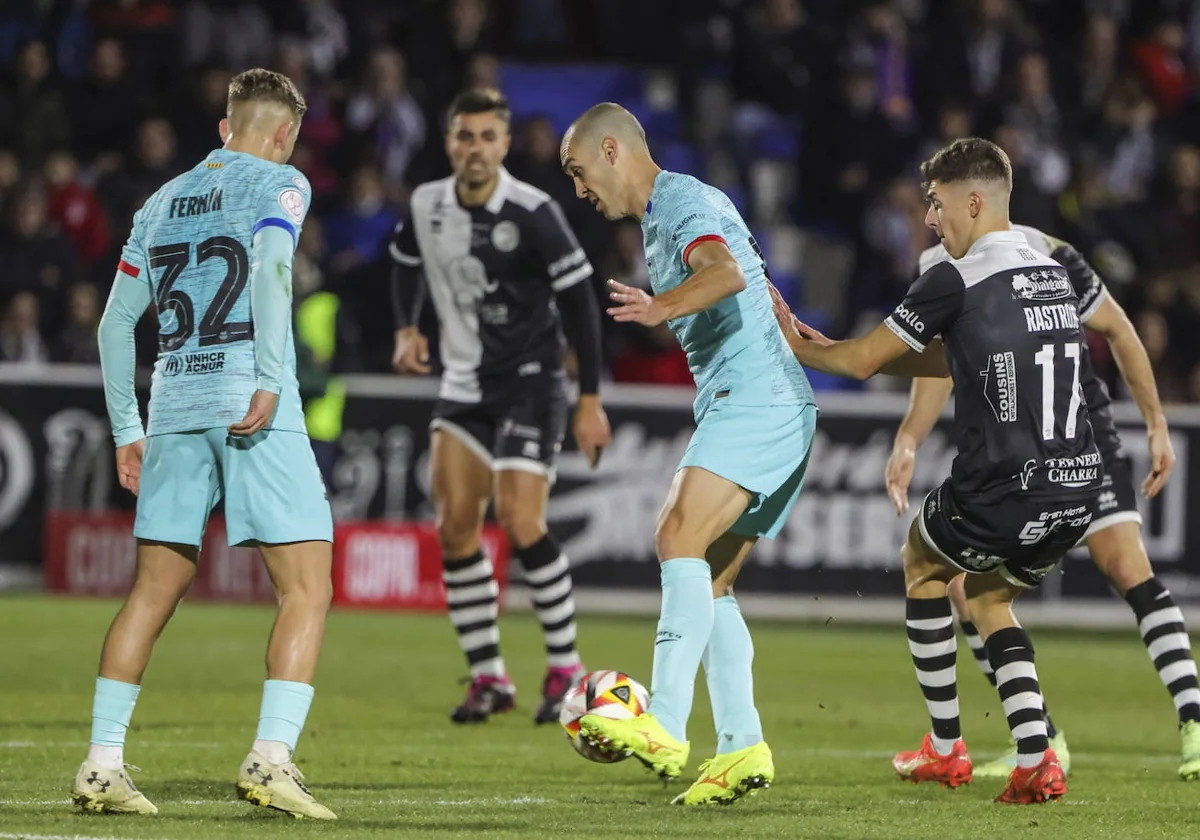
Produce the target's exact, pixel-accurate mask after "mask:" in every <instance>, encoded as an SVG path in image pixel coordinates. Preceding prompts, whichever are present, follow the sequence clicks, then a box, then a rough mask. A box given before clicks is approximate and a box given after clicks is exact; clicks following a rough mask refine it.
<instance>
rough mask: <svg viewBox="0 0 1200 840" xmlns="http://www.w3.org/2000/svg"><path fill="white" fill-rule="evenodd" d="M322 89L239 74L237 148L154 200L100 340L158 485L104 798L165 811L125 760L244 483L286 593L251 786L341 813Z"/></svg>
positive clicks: (256, 533) (132, 603) (113, 397)
mask: <svg viewBox="0 0 1200 840" xmlns="http://www.w3.org/2000/svg"><path fill="white" fill-rule="evenodd" d="M305 108H306V106H305V103H304V99H303V97H302V96H301V95H300V93H299V92H298V91H297V90H296V87H295V85H294V84H292V82H291V80H290V79H288V78H287V77H286V76H282V75H280V74H278V73H272V72H269V71H267V70H248V71H246V72H245V73H242V74H241V75H239V76H237V77H236V78H235V79H234V80H233V82H232V83H231V84H230V86H229V104H228V112H227V113H228V116H227V118H226V119H223V120H221V123H220V133H221V138H222V140H224V142H225V147H224V148H223V149H217V150H216V151H214V152H212V153H211V154H210V155H209V156H208V157H207V158H205V159H204V160H203V161H202V162H201V163H199V164H198V165H197V166H196V167H195V168H193V169H192V170H190V171H188V172H185V173H184V174H182V175H180V176H179V177H178V178H175V179H174V180H172V181H170V182H168V183H167V184H166V185H164V186H163V187H162V188H161V189H159V190H158V192H156V193H155V194H154V195H153V196H151V197H150V198H149V199H148V200H147V201H146V204H145V205H144V206H143V207H142V209H141V210H139V211H138V213H137V215H136V216H134V220H133V231H132V233H131V234H130V236H129V241H128V242H127V243H126V245H125V249H124V251H123V252H122V254H121V262H120V264H119V266H118V270H117V274H116V279H115V282H114V284H113V289H112V293H111V295H110V296H109V299H108V306H107V308H106V309H105V312H104V318H103V319H102V320H101V322H100V359H101V364H102V365H103V371H104V391H105V399H106V401H107V404H108V414H109V419H110V420H111V422H112V427H113V436H114V438H115V439H116V445H117V474H118V478H119V480H120V482H121V486H123V487H125V488H127V489H128V490H130V491H132V492H133V493H135V494H136V495H137V497H138V504H137V518H136V521H135V524H134V528H133V533H134V536H136V537H137V539H138V555H137V577H136V579H135V581H134V584H133V590H132V591H131V592H130V594H129V598H128V599H127V600H126V602H125V605H124V606H123V607H122V608H121V611H120V612H119V613H118V614H117V617H116V619H114V621H113V623H112V626H111V627H110V628H109V631H108V636H107V638H106V639H105V641H104V649H103V652H102V654H101V658H100V676H99V678H98V679H97V680H96V694H95V700H94V703H93V710H92V738H91V748H90V750H89V752H88V757H87V760H86V761H84V762H83V765H82V766H81V767H80V768H79V773H78V774H77V775H76V777H75V789H74V800H75V802H76V804H78V805H80V806H81V807H82V808H84V809H85V810H90V811H98V812H115V813H140V814H154V813H157V812H158V809H157V808H156V807H155V806H154V805H153V804H151V803H150V801H149V800H147V799H146V797H145V796H143V795H142V794H141V793H140V792H139V791H138V790H137V788H136V787H134V785H133V782H132V781H131V780H130V779H129V776H128V774H127V773H126V771H125V765H124V744H125V733H126V730H127V728H128V726H129V721H130V718H131V717H132V715H133V708H134V704H135V703H136V701H137V696H138V692H139V691H140V688H141V687H140V683H141V680H142V674H143V672H144V671H145V669H146V666H147V664H148V663H149V661H150V654H151V651H152V649H153V647H154V642H155V640H156V639H157V638H158V635H159V633H160V632H162V629H163V627H164V626H165V625H166V623H167V621H168V619H170V617H171V615H172V613H173V612H174V611H175V607H176V605H177V604H178V603H179V600H180V599H181V598H182V597H183V595H184V593H185V592H187V589H188V585H189V584H190V583H191V582H192V579H193V577H195V574H196V562H197V560H198V557H197V555H198V547H199V545H200V540H201V536H202V535H203V533H204V527H205V525H206V523H207V521H208V515H209V512H210V511H211V510H212V508H213V506H214V505H215V504H216V503H217V501H218V500H219V499H220V498H221V497H222V496H224V498H225V517H226V524H227V527H228V534H229V542H230V544H231V545H257V546H258V547H259V548H260V549H261V550H262V555H263V559H264V560H265V561H266V564H267V569H268V571H269V572H270V575H271V580H272V582H273V583H274V585H275V588H276V592H277V594H278V598H279V614H278V616H277V618H276V621H275V627H274V629H273V630H272V633H271V639H270V642H269V644H268V646H267V677H268V679H267V681H266V683H265V684H264V686H263V697H262V707H261V713H260V716H259V722H258V734H257V738H256V740H255V742H254V746H253V748H252V749H251V751H250V754H249V755H248V756H247V757H246V760H245V762H243V764H242V768H241V772H240V773H239V777H238V783H237V788H238V791H239V793H240V795H241V796H242V797H243V798H245V799H247V800H249V801H251V802H253V803H255V804H257V805H264V806H269V807H272V808H277V809H279V810H282V811H286V812H288V813H290V814H292V815H293V816H303V817H310V818H314V819H335V818H336V817H335V816H334V814H333V812H332V811H330V810H329V809H328V808H326V807H325V806H324V805H321V804H320V803H319V802H317V801H316V800H315V799H314V798H313V796H312V794H310V793H309V791H308V788H306V787H305V785H304V783H303V780H302V779H303V777H302V776H301V775H300V771H299V770H297V769H296V766H295V764H293V763H292V751H293V750H294V749H295V746H296V739H297V738H298V737H299V735H300V732H301V730H302V729H303V728H304V721H305V718H306V717H307V715H308V709H309V705H310V704H311V703H312V697H313V688H312V681H313V675H314V673H315V671H316V667H317V657H318V655H319V653H320V649H321V637H322V636H323V635H324V631H325V614H326V612H327V611H328V608H329V601H330V597H331V594H332V586H331V582H330V566H331V563H332V541H333V519H332V516H331V513H330V509H329V502H328V501H327V499H326V497H325V490H324V486H323V484H322V481H321V477H320V473H319V472H318V470H317V464H316V460H315V458H314V457H313V453H312V448H311V445H310V443H309V440H308V436H307V434H306V433H305V428H304V415H303V413H302V412H301V410H300V395H299V391H298V388H297V383H296V357H295V348H294V345H293V343H292V333H291V322H292V306H291V297H292V255H293V252H294V251H295V245H296V240H297V238H298V236H299V233H300V226H301V224H302V223H303V221H304V216H305V213H306V212H307V211H308V204H309V199H310V195H311V192H310V189H309V186H308V181H307V180H305V178H304V176H303V175H301V174H300V172H299V171H298V170H296V169H294V168H292V167H290V166H286V165H285V163H286V161H287V160H288V158H290V157H291V154H292V149H293V148H294V147H295V144H296V134H297V132H298V131H299V129H300V121H301V118H302V117H303V116H304V111H305ZM151 303H154V305H155V308H156V311H157V314H158V323H159V338H158V340H159V354H158V361H157V362H156V364H155V366H154V377H153V380H152V384H151V390H150V421H149V429H148V430H147V431H145V432H144V431H143V429H142V419H141V416H140V413H139V410H138V403H137V398H136V396H135V394H134V339H133V331H134V325H135V324H136V323H137V321H138V320H139V319H140V318H141V316H142V313H144V312H145V311H146V308H147V307H148V306H150V304H151Z"/></svg>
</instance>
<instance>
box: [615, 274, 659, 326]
mask: <svg viewBox="0 0 1200 840" xmlns="http://www.w3.org/2000/svg"><path fill="white" fill-rule="evenodd" d="M608 285H609V287H610V288H611V291H610V292H609V293H608V296H609V297H610V298H612V299H613V300H614V301H616V302H617V303H619V304H620V306H612V307H609V309H608V314H609V315H611V316H613V320H614V321H620V322H622V323H624V322H626V321H632V322H633V323H635V324H642V325H644V326H647V327H657V326H658V325H659V324H661V323H662V322H663V321H665V320H667V317H666V315H665V314H664V313H663V311H662V307H661V306H659V305H658V301H656V300H655V299H654V298H653V297H652V296H650V295H648V294H646V293H645V292H644V291H642V290H641V289H637V288H634V287H633V286H626V285H625V284H624V283H618V282H617V281H616V280H609V281H608Z"/></svg>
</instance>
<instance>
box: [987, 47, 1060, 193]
mask: <svg viewBox="0 0 1200 840" xmlns="http://www.w3.org/2000/svg"><path fill="white" fill-rule="evenodd" d="M1016 89H1017V90H1016V98H1015V99H1014V100H1013V102H1012V103H1011V104H1010V105H1009V106H1008V107H1007V108H1006V109H1005V111H1004V118H1005V124H1006V125H1007V126H1009V127H1010V128H1012V129H1013V130H1014V131H1015V132H1016V133H1017V135H1018V142H1019V144H1020V148H1021V153H1022V155H1023V156H1024V160H1025V165H1026V167H1027V169H1028V174H1029V178H1030V184H1031V185H1032V186H1033V187H1034V189H1036V190H1038V191H1039V192H1040V193H1042V194H1044V195H1046V196H1057V195H1058V194H1059V193H1061V192H1062V191H1063V188H1064V187H1065V186H1066V185H1067V181H1069V180H1070V178H1071V162H1070V159H1069V158H1068V157H1067V151H1066V141H1067V137H1066V134H1065V132H1066V128H1067V127H1066V125H1065V124H1064V122H1063V119H1062V113H1061V111H1060V110H1059V107H1058V103H1057V102H1056V101H1055V99H1054V94H1053V92H1052V91H1051V89H1050V64H1049V62H1047V61H1046V57H1045V56H1044V55H1042V54H1041V53H1038V52H1028V53H1025V54H1024V55H1023V56H1021V58H1020V59H1019V60H1018V62H1017V66H1016Z"/></svg>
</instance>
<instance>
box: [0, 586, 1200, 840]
mask: <svg viewBox="0 0 1200 840" xmlns="http://www.w3.org/2000/svg"><path fill="white" fill-rule="evenodd" d="M116 608H117V604H116V602H113V601H85V600H72V599H54V598H47V597H40V596H20V597H7V598H3V599H0V642H2V644H3V648H2V650H3V652H2V653H0V838H16V837H26V836H34V837H49V836H55V837H80V838H118V837H119V838H126V837H129V838H170V839H171V840H174V838H242V837H255V838H258V837H274V836H285V835H286V836H289V837H298V836H312V837H322V838H332V837H346V838H374V837H410V836H412V837H415V836H431V837H439V836H440V837H536V838H549V837H568V836H611V837H621V838H632V837H664V838H688V837H727V836H728V837H770V838H778V837H811V838H865V837H871V838H909V837H911V838H920V839H921V840H942V839H943V838H993V837H994V838H1008V837H1012V836H1017V837H1045V838H1051V837H1052V838H1055V840H1059V838H1075V837H1078V838H1101V837H1112V838H1140V837H1169V838H1180V837H1189V836H1190V837H1195V836H1197V835H1198V833H1200V784H1195V783H1193V784H1187V783H1184V782H1181V781H1180V780H1179V779H1178V777H1177V775H1176V765H1177V762H1178V748H1179V745H1178V735H1177V733H1176V729H1175V724H1174V714H1173V712H1172V709H1171V705H1170V700H1169V698H1168V697H1167V694H1166V692H1165V691H1164V689H1163V687H1162V686H1161V685H1160V684H1159V682H1158V678H1157V676H1156V675H1155V673H1154V671H1153V668H1152V667H1151V665H1150V662H1149V659H1148V658H1147V656H1146V652H1145V650H1144V649H1143V647H1142V644H1141V642H1140V641H1139V640H1138V638H1137V636H1136V633H1135V631H1134V629H1133V626H1132V621H1131V622H1130V627H1129V629H1128V630H1127V631H1125V632H1122V633H1112V634H1088V635H1083V634H1061V633H1060V634H1052V633H1049V632H1044V633H1035V637H1034V639H1035V642H1037V643H1038V666H1039V669H1040V672H1041V676H1042V683H1043V687H1044V689H1045V691H1046V694H1047V697H1048V698H1049V703H1050V708H1051V709H1052V711H1053V712H1054V715H1055V719H1056V722H1058V724H1059V725H1060V726H1062V727H1063V729H1064V730H1065V731H1066V733H1067V736H1068V740H1069V742H1070V744H1071V746H1072V753H1073V757H1074V764H1075V767H1074V772H1073V774H1072V776H1071V777H1070V790H1069V792H1068V794H1067V796H1066V797H1065V799H1064V800H1063V801H1062V802H1061V803H1058V804H1055V805H1046V806H1028V807H1016V806H1000V805H995V804H993V803H992V802H991V798H992V797H993V796H994V795H996V794H997V793H999V791H1000V789H1001V787H1002V783H1001V782H1000V781H996V780H981V781H976V782H975V783H974V784H972V785H970V786H968V787H966V788H964V789H961V790H958V791H946V790H942V789H940V788H937V787H928V786H924V785H922V786H913V785H909V784H906V783H903V782H900V781H899V780H897V779H896V778H895V776H894V775H893V773H892V771H891V765H890V762H889V759H890V756H891V755H892V753H893V752H894V751H896V750H897V749H905V748H912V747H915V746H916V745H917V743H918V742H919V740H920V737H921V735H922V733H923V732H924V731H925V729H926V727H927V726H928V720H927V718H926V715H925V708H924V704H923V703H922V701H921V696H920V692H919V690H918V687H917V684H916V681H915V678H914V676H913V672H912V665H911V663H910V660H909V657H908V651H907V647H906V644H905V639H904V631H903V628H902V627H889V628H854V627H841V626H839V625H838V624H837V623H828V624H806V625H784V624H770V623H756V622H751V629H752V631H753V632H754V635H755V642H756V645H757V651H758V652H757V659H756V662H755V674H756V680H757V695H758V703H759V709H760V711H761V714H762V718H763V724H764V727H765V729H766V733H767V737H768V741H769V743H770V744H771V747H772V749H773V750H774V753H775V759H776V763H777V768H778V779H777V781H776V784H775V786H774V787H773V788H772V789H770V790H768V791H765V792H763V793H760V794H759V795H758V796H756V797H754V798H751V799H747V800H745V801H743V802H740V803H738V804H737V805H735V806H733V807H730V808H710V809H703V810H685V809H683V808H678V807H671V806H669V805H668V802H669V799H670V797H671V796H672V794H673V793H674V792H676V791H678V790H679V789H681V788H673V789H672V790H666V789H664V788H663V787H662V786H661V785H660V784H659V783H658V782H656V781H655V780H654V779H653V778H651V777H650V775H649V773H648V772H647V771H645V770H643V769H642V768H641V766H640V765H638V764H636V763H635V762H632V761H627V762H624V763H622V764H618V765H614V766H603V765H596V764H591V763H589V762H587V761H585V760H583V759H582V758H580V757H579V756H577V755H576V754H575V753H574V752H573V751H572V750H571V748H570V746H569V745H568V744H567V742H566V740H565V738H564V737H563V735H562V732H561V730H559V729H558V728H557V727H550V726H547V727H541V728H535V727H534V725H533V723H532V720H531V716H532V710H533V708H534V705H535V703H536V699H537V692H538V689H539V687H540V680H541V674H542V666H543V659H542V653H541V648H540V633H539V631H538V628H537V626H536V623H535V621H534V619H533V617H532V616H531V615H523V614H522V615H510V616H506V617H505V618H504V619H503V620H502V628H503V650H504V653H505V655H506V657H507V659H508V662H509V667H510V669H511V671H512V673H513V676H514V679H515V680H516V681H517V684H518V687H519V693H518V706H519V708H518V711H517V712H516V713H513V714H510V715H507V716H505V717H503V718H501V719H498V720H495V721H493V722H491V723H488V724H485V725H481V726H473V727H456V726H453V725H452V724H451V723H450V722H449V720H448V717H447V713H448V711H449V709H450V708H451V707H452V706H453V705H454V704H455V703H456V702H457V701H458V700H459V699H460V697H461V696H462V695H461V693H462V687H461V686H460V685H459V684H458V682H457V681H458V679H459V678H460V677H461V676H462V675H463V674H464V671H465V668H464V666H463V663H462V661H461V656H460V655H459V652H458V650H457V647H456V645H455V642H454V638H453V635H452V633H451V630H450V627H449V625H448V623H447V622H446V620H445V619H444V618H443V617H441V616H418V615H390V614H380V613H351V612H337V613H334V614H333V615H332V616H331V617H330V621H329V628H328V632H327V635H326V642H325V651H324V656H323V659H322V662H321V668H320V672H319V675H318V679H317V696H316V702H315V704H314V706H313V709H312V713H311V715H310V717H309V722H308V729H307V730H306V732H305V734H304V736H303V738H302V739H301V742H300V749H299V753H298V756H297V758H298V762H299V764H300V766H301V768H302V769H303V770H304V771H305V772H306V773H307V774H308V780H309V782H310V783H311V786H312V788H313V790H314V792H315V793H316V795H317V796H318V798H319V799H320V800H321V801H322V802H324V803H326V804H327V805H329V806H330V807H332V808H333V809H334V810H335V811H336V812H337V813H338V814H339V816H340V819H339V821H338V822H336V823H328V824H318V823H311V822H295V821H293V820H291V819H290V818H288V817H287V816H286V815H283V814H280V813H277V812H274V811H268V810H265V809H259V808H254V807H251V806H250V805H248V804H246V803H244V802H239V801H237V800H236V798H235V796H234V788H233V783H234V780H235V778H236V774H237V769H238V764H239V762H240V761H241V759H242V758H243V757H244V755H245V753H246V751H247V749H248V748H249V745H250V743H251V741H252V739H253V737H254V726H255V721H256V718H257V715H258V703H259V691H260V686H261V681H262V679H263V665H262V658H263V650H264V645H265V640H266V635H267V632H268V629H269V628H270V624H271V619H272V611H271V610H270V609H266V608H261V607H234V606H216V605H205V604H185V605H184V607H183V608H182V609H181V610H180V611H179V613H178V614H177V616H176V617H175V619H174V621H173V623H172V624H171V626H170V627H168V628H167V630H166V632H165V633H164V635H163V638H162V640H161V641H160V642H159V645H158V649H157V651H156V656H155V659H154V661H153V662H152V664H151V666H150V670H149V672H148V673H147V676H146V680H145V686H144V690H143V692H142V696H141V699H140V701H139V704H138V708H137V712H136V714H135V715H134V721H133V726H132V728H131V731H130V734H129V741H128V744H127V748H126V759H127V760H128V761H130V762H132V763H134V764H137V765H138V766H140V767H142V768H144V769H143V772H141V773H138V774H135V779H136V780H137V783H138V784H139V786H140V787H141V789H142V791H143V792H144V793H146V795H147V796H148V797H149V798H150V799H151V801H153V802H155V803H156V804H157V805H158V807H159V809H160V813H159V815H158V816H157V817H148V818H143V817H108V816H94V815H90V816H85V815H81V814H78V813H76V812H75V810H74V809H73V808H72V807H71V806H70V805H69V804H68V799H67V797H68V792H69V788H70V784H71V781H72V778H73V776H74V773H75V770H76V768H77V767H78V764H79V762H80V760H81V759H82V758H83V755H84V750H85V745H86V741H87V737H88V726H89V716H90V712H91V691H92V682H93V678H94V676H95V664H96V660H97V656H98V653H99V647H100V642H101V639H102V638H103V635H104V632H105V629H106V627H107V625H108V622H109V620H110V619H111V617H112V615H113V614H114V613H115V611H116ZM653 636H654V625H653V622H652V621H650V620H648V619H645V618H618V617H584V618H582V619H581V621H580V645H581V649H582V652H583V655H584V658H585V661H586V663H587V664H588V665H589V666H590V667H592V668H618V669H622V670H626V671H628V672H629V673H630V674H632V675H633V676H634V677H636V678H638V679H641V680H643V681H648V680H649V676H650V656H651V652H652V641H653ZM959 685H960V687H961V691H962V709H963V728H964V733H965V735H966V738H967V743H968V745H969V746H970V748H971V751H972V754H973V756H974V758H975V759H976V761H977V762H979V761H981V760H982V759H986V758H989V757H992V756H994V755H996V754H997V753H998V752H1000V751H1001V750H1002V749H1003V748H1004V746H1005V744H1006V739H1007V734H1008V733H1007V730H1006V728H1005V724H1004V718H1003V715H1002V713H1001V711H1000V707H999V701H998V699H997V698H996V696H995V693H994V691H993V690H992V689H991V688H990V687H989V686H988V685H987V684H986V682H984V680H983V679H982V678H981V677H980V676H979V674H978V673H977V671H976V667H975V664H974V662H973V661H972V659H971V655H970V652H969V650H967V648H966V646H965V645H960V648H959ZM690 734H691V737H692V742H693V760H692V766H691V767H690V768H689V770H690V771H691V772H693V773H694V772H695V769H696V767H698V765H699V762H700V761H701V760H702V759H703V758H705V757H706V756H707V754H708V752H709V750H711V749H712V748H713V743H714V740H715V739H714V736H713V732H712V720H711V717H710V715H709V712H708V702H707V696H706V694H705V691H704V686H703V678H702V677H701V678H700V679H699V680H698V683H697V691H696V709H695V713H694V714H693V716H692V720H691V726H690Z"/></svg>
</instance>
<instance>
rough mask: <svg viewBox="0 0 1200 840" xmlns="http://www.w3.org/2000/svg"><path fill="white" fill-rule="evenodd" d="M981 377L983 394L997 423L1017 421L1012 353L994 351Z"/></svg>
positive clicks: (1015, 384) (1015, 382)
mask: <svg viewBox="0 0 1200 840" xmlns="http://www.w3.org/2000/svg"><path fill="white" fill-rule="evenodd" d="M979 375H980V376H982V377H983V395H984V397H985V398H986V399H987V401H988V405H990V406H991V407H992V413H993V414H994V415H996V422H997V423H1015V422H1017V365H1016V360H1015V357H1014V356H1013V354H1012V353H994V354H993V355H991V356H989V357H988V364H987V367H986V368H984V369H983V370H981V371H980V372H979Z"/></svg>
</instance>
